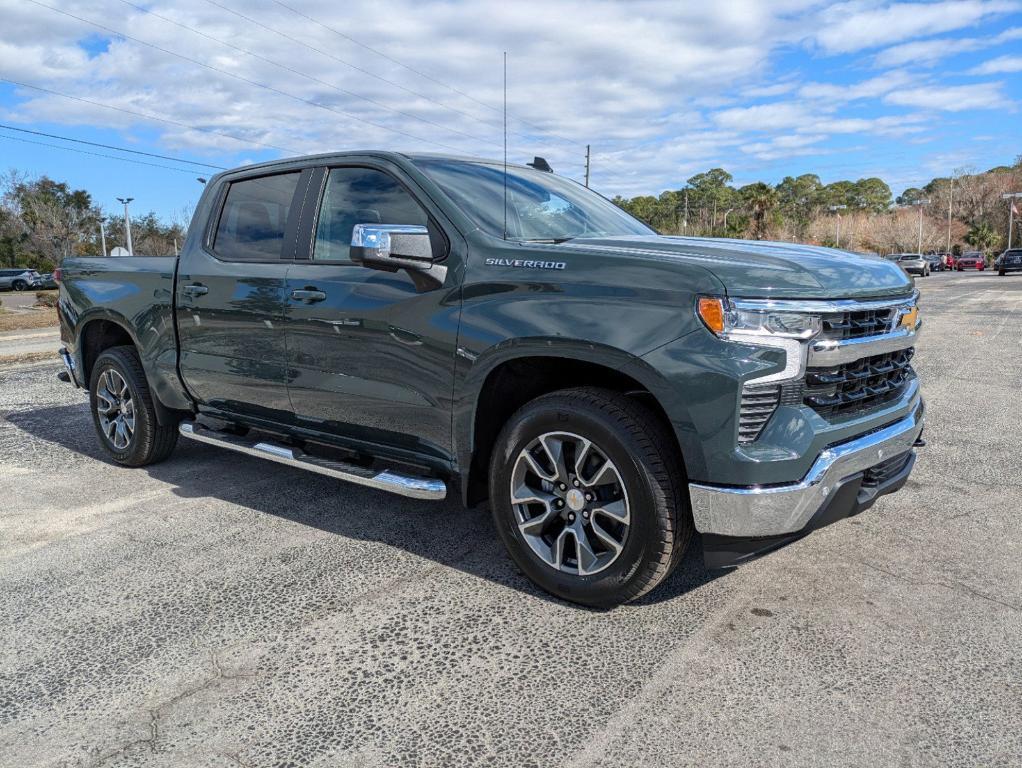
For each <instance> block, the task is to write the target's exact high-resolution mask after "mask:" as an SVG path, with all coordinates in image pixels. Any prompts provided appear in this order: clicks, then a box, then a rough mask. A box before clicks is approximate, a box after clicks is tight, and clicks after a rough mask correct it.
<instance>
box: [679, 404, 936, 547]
mask: <svg viewBox="0 0 1022 768" xmlns="http://www.w3.org/2000/svg"><path fill="white" fill-rule="evenodd" d="M923 410H924V409H923V403H922V401H920V402H919V404H918V405H917V406H916V408H915V409H914V410H913V411H912V412H911V413H910V414H909V415H908V416H905V417H904V418H902V419H900V420H899V421H896V422H894V423H893V424H889V425H887V426H885V427H883V428H881V429H877V430H874V431H873V432H870V433H868V434H865V435H862V436H860V437H856V438H854V439H852V440H848V441H846V442H843V443H839V444H837V445H833V446H830V447H829V448H827V449H826V450H824V451H823V452H822V453H821V454H820V455H819V456H818V457H817V459H816V461H815V462H814V463H813V465H812V467H811V468H810V470H809V472H808V473H807V474H806V476H805V477H804V478H803V479H802V480H801V481H799V482H797V483H789V484H781V485H769V486H751V487H734V486H713V485H705V484H702V483H690V484H689V495H690V498H691V503H692V516H693V518H694V521H695V527H696V530H698V531H699V532H700V533H702V534H704V535H705V534H709V535H711V536H723V537H736V538H756V537H790V536H792V535H793V534H794V535H800V534H801V533H802V532H804V531H806V528H807V527H808V526H810V523H811V522H812V521H813V519H814V518H815V517H816V516H817V515H818V514H819V513H820V512H821V510H823V509H826V508H828V507H829V506H830V505H831V504H832V503H833V502H834V500H835V498H836V497H837V496H839V495H841V494H842V493H844V494H847V493H848V491H847V488H849V487H850V486H849V481H850V480H854V479H856V478H858V479H859V480H860V481H861V479H862V477H863V473H865V472H866V471H867V470H870V469H872V468H875V467H876V466H877V465H880V464H883V463H884V462H885V461H888V460H890V459H892V458H893V457H897V456H901V455H905V454H909V453H911V452H912V449H913V447H914V446H915V445H916V443H917V442H918V441H919V437H920V435H921V434H922V431H923V425H924V415H923ZM911 464H912V461H911V460H909V461H907V462H906V466H907V470H906V472H905V477H906V478H907V476H908V474H907V472H908V471H910V470H911ZM860 484H861V483H860ZM885 485H886V486H889V485H890V483H889V482H886V481H885V483H884V484H883V485H881V486H879V488H883V487H884V486H885ZM898 487H900V485H899V486H898ZM893 490H897V488H889V489H888V490H883V491H882V492H877V493H874V494H872V498H870V499H866V500H865V501H868V502H869V504H872V502H873V501H875V499H876V497H878V496H880V495H882V493H890V492H892V491H893ZM856 495H858V494H856ZM853 501H854V499H853ZM848 506H849V510H848V511H846V512H845V514H844V515H841V516H847V515H848V514H851V513H852V512H851V506H852V505H848ZM867 506H868V504H867ZM862 508H863V509H864V508H865V507H862ZM858 511H861V509H860V510H858ZM815 527H819V526H818V525H817V526H815ZM806 532H807V531H806Z"/></svg>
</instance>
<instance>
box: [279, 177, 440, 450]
mask: <svg viewBox="0 0 1022 768" xmlns="http://www.w3.org/2000/svg"><path fill="white" fill-rule="evenodd" d="M320 173H322V174H325V178H323V179H322V180H321V182H320V188H321V189H322V193H321V204H320V208H319V215H318V217H316V218H315V219H313V220H312V221H309V224H308V232H307V234H303V238H308V242H309V243H310V248H309V251H308V253H306V254H303V253H302V249H301V248H299V251H298V257H297V258H296V260H295V262H294V263H293V264H292V266H291V267H290V268H289V270H288V273H287V292H288V298H287V305H286V309H285V317H286V321H287V358H288V368H289V371H288V377H289V381H288V388H289V392H290V395H291V406H292V408H293V410H294V413H295V417H296V420H297V422H298V424H300V425H302V426H305V427H308V428H310V429H315V430H317V431H322V432H326V433H330V434H331V435H335V436H338V437H341V438H348V439H350V440H351V441H355V442H358V443H369V444H373V445H376V446H391V447H395V448H398V449H399V450H401V451H406V452H408V453H411V454H419V455H427V456H429V457H432V458H437V459H441V460H443V461H447V460H448V459H449V458H450V454H451V398H452V395H453V384H454V353H455V349H456V343H457V332H458V314H459V311H460V301H458V300H457V299H456V296H454V295H453V294H455V293H456V292H453V291H452V290H451V286H452V285H454V284H455V283H456V280H457V279H458V275H459V274H460V271H459V270H456V269H454V268H453V267H450V266H449V268H448V269H447V270H446V278H445V280H444V284H423V281H421V280H420V281H418V283H419V284H418V285H417V284H416V281H414V280H413V279H412V277H411V276H410V275H409V274H408V273H407V272H406V271H404V270H401V271H398V272H382V271H379V270H374V269H370V268H368V267H364V266H362V265H360V264H356V263H354V262H352V261H351V259H350V258H349V246H350V243H351V233H352V229H353V228H354V226H355V225H356V224H360V223H377V224H417V225H421V226H426V227H429V228H430V233H431V235H432V238H433V241H434V243H435V247H434V254H435V257H437V258H445V257H446V262H447V264H448V265H450V264H451V263H452V262H453V259H452V258H450V257H449V256H447V254H448V253H449V244H450V238H449V237H448V236H445V234H444V233H443V232H442V231H441V229H440V226H439V224H438V223H437V217H438V216H439V215H440V214H439V212H437V211H434V213H435V215H431V211H430V209H427V208H426V206H424V205H423V204H421V203H420V202H419V200H418V199H417V198H416V197H415V195H414V194H413V192H412V187H411V184H410V182H408V181H407V180H406V179H403V178H402V177H400V172H399V171H396V170H390V169H388V170H384V169H383V168H379V167H340V168H332V169H329V171H327V169H321V171H320ZM399 179H401V180H399ZM309 197H310V199H312V198H313V195H312V193H310V195H309ZM311 218H312V217H304V218H303V229H305V226H306V225H305V223H304V222H305V221H307V220H309V219H311ZM451 234H452V235H453V234H454V233H453V230H451ZM303 255H304V257H305V258H303Z"/></svg>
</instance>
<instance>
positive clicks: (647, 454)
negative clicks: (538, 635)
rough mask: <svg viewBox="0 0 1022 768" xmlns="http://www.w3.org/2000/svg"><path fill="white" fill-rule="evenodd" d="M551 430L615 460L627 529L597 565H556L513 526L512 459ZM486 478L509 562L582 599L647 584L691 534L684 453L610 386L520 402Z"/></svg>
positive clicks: (621, 595)
mask: <svg viewBox="0 0 1022 768" xmlns="http://www.w3.org/2000/svg"><path fill="white" fill-rule="evenodd" d="M549 432H570V433H572V434H575V435H578V436H581V437H583V438H585V439H586V440H590V441H592V443H593V444H594V445H595V446H597V447H598V449H599V450H600V451H601V452H602V453H603V454H604V455H605V457H606V458H608V459H610V460H611V461H612V462H613V463H614V465H615V467H616V468H617V469H618V472H619V475H620V478H621V481H622V484H623V485H624V487H625V492H626V493H627V499H628V506H629V508H630V512H631V520H630V523H629V526H628V531H627V534H626V536H625V537H624V539H623V541H622V542H621V545H622V548H621V550H620V554H619V555H617V558H616V559H615V560H613V561H612V562H611V564H610V565H608V566H607V567H606V568H605V569H604V570H601V571H599V572H596V573H592V574H589V575H580V574H579V573H578V572H577V570H580V569H576V572H575V573H566V572H564V571H563V570H558V569H557V568H556V567H554V566H553V565H550V564H548V563H547V562H545V561H544V560H543V559H541V558H540V557H539V556H538V555H537V554H536V552H534V551H533V549H532V548H531V547H530V545H529V544H528V543H527V542H526V539H525V537H524V535H523V534H522V532H521V530H520V529H519V519H518V516H517V513H516V511H515V509H514V506H513V505H512V502H511V479H512V473H513V471H514V466H515V463H516V461H517V460H518V457H519V456H520V455H521V452H522V451H523V450H524V449H525V448H526V447H527V446H529V445H530V443H532V442H533V441H535V440H537V439H538V438H539V436H540V435H543V434H546V433H549ZM489 483H490V507H491V510H492V513H493V520H494V524H495V526H496V528H497V531H498V533H499V535H500V537H501V540H502V541H503V542H504V545H505V546H506V547H507V549H508V552H509V553H510V555H511V558H512V559H513V560H514V562H515V564H516V565H518V567H519V568H520V569H521V570H522V571H523V572H524V573H525V575H526V576H528V577H529V578H530V579H531V580H532V581H533V582H534V583H536V584H537V585H538V586H539V587H541V588H543V589H545V590H546V591H547V592H550V593H551V594H554V595H556V596H557V597H560V598H563V599H564V600H569V601H571V602H575V603H581V604H582V605H588V606H593V607H599V608H609V607H612V606H615V605H618V604H620V603H624V602H628V601H629V600H634V599H636V598H638V597H640V596H641V595H644V594H645V593H647V592H649V591H650V590H651V589H653V588H654V587H656V586H657V585H658V584H659V583H660V582H662V581H663V580H664V579H665V578H667V576H668V575H669V574H670V572H671V571H672V570H673V569H674V567H675V566H676V565H677V563H678V562H679V561H680V560H681V556H682V555H683V554H684V551H685V548H686V546H687V545H688V542H689V539H690V538H691V536H692V531H693V524H692V515H691V512H690V510H689V505H688V493H687V490H686V484H685V476H684V472H683V469H682V459H681V456H680V455H679V454H678V450H677V448H676V446H675V444H674V442H673V440H672V439H671V437H670V435H669V433H668V432H667V428H666V426H665V425H664V424H662V423H661V420H660V419H658V418H656V417H655V416H654V415H653V414H652V413H651V412H650V411H649V410H648V409H646V408H645V407H643V406H642V405H641V404H639V403H638V402H636V401H635V400H633V399H631V398H629V397H626V396H625V395H622V394H620V393H617V392H613V391H610V390H603V389H597V388H588V387H586V388H579V389H566V390H561V391H559V392H553V393H551V394H548V395H543V396H542V397H539V398H537V399H535V400H533V401H531V402H529V403H527V404H526V405H524V406H522V408H520V409H519V410H518V411H517V412H516V413H515V414H514V415H513V416H512V417H511V418H510V419H509V420H508V422H507V424H505V425H504V428H503V430H502V431H501V433H500V436H499V437H498V438H497V443H496V445H495V446H494V450H493V455H492V458H491V461H490V477H489ZM593 514H594V516H593V520H595V519H596V517H595V514H596V513H593ZM556 522H559V521H556V520H555V523H556Z"/></svg>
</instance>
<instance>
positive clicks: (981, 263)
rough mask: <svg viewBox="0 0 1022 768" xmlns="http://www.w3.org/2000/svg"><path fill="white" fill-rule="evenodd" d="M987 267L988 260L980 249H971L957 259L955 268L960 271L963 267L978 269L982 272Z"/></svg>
mask: <svg viewBox="0 0 1022 768" xmlns="http://www.w3.org/2000/svg"><path fill="white" fill-rule="evenodd" d="M986 268H987V260H986V258H984V256H983V254H982V253H980V252H979V251H969V252H968V253H963V254H962V255H961V256H959V257H958V258H957V259H955V269H957V270H958V271H959V272H961V271H962V270H963V269H977V270H979V271H980V272H982V271H983V270H984V269H986Z"/></svg>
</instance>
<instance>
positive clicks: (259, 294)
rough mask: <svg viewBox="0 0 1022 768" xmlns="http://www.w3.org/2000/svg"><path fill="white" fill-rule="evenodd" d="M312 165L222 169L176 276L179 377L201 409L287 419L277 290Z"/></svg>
mask: <svg viewBox="0 0 1022 768" xmlns="http://www.w3.org/2000/svg"><path fill="white" fill-rule="evenodd" d="M310 176H311V171H306V172H305V173H304V174H303V173H302V172H301V171H299V170H294V171H289V172H286V173H275V174H265V173H264V174H263V175H259V176H248V177H231V178H230V179H229V181H228V182H227V183H226V184H225V185H224V187H223V189H221V190H220V194H219V195H218V197H217V199H216V202H215V203H214V209H213V211H212V214H211V216H210V220H209V226H208V227H207V231H206V233H205V236H204V237H202V238H194V239H193V238H189V244H188V246H187V247H186V250H185V251H184V252H183V253H182V254H181V258H180V264H179V267H178V279H177V288H176V290H177V323H178V337H179V342H180V350H181V351H180V368H181V376H182V379H183V380H184V383H185V385H186V386H187V387H188V390H189V392H190V393H191V394H192V396H193V397H195V398H196V399H197V400H198V401H199V403H200V404H202V405H205V406H206V407H207V408H210V409H214V410H218V411H224V412H227V413H230V414H241V415H247V416H256V417H261V418H265V419H269V420H272V421H278V422H284V421H289V420H290V419H291V404H290V401H289V399H288V394H287V383H286V381H285V371H286V363H287V361H286V352H285V346H284V327H283V318H284V289H285V277H286V273H287V268H288V265H289V264H290V263H291V261H292V259H293V257H294V247H295V232H296V230H297V227H298V220H299V218H300V214H301V203H302V199H303V194H304V190H305V188H307V182H308V179H309V178H310Z"/></svg>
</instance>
